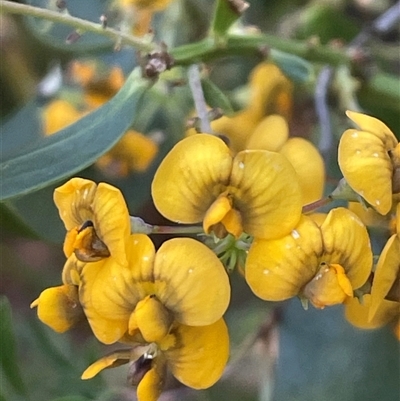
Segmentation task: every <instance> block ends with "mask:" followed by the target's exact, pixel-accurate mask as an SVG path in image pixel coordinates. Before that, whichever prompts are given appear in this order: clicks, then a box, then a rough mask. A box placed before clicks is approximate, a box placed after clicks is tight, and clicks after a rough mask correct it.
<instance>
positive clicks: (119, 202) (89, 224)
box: [54, 178, 131, 265]
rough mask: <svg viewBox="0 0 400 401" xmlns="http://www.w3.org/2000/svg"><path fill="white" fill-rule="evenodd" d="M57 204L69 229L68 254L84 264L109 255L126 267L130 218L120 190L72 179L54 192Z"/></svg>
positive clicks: (65, 244) (107, 185)
mask: <svg viewBox="0 0 400 401" xmlns="http://www.w3.org/2000/svg"><path fill="white" fill-rule="evenodd" d="M54 202H55V204H56V206H57V208H58V211H59V214H60V217H61V220H62V221H63V223H64V225H65V228H66V229H67V231H68V232H67V235H66V238H65V241H64V253H65V255H66V256H67V258H69V257H70V256H71V255H72V254H73V253H75V255H76V257H77V258H78V259H79V260H81V261H83V262H93V261H97V260H100V259H103V258H107V257H108V256H110V255H111V256H113V258H114V259H115V260H116V261H117V262H118V263H120V264H121V265H126V263H127V261H126V250H125V243H126V242H127V240H128V238H129V234H130V229H131V228H130V217H129V212H128V208H127V206H126V203H125V200H124V198H123V196H122V194H121V192H120V191H119V189H117V188H115V187H113V186H111V185H109V184H106V183H100V184H98V185H96V184H95V183H94V182H93V181H90V180H86V179H83V178H72V179H70V180H69V181H68V182H66V183H65V184H64V185H62V186H60V187H58V188H56V189H55V191H54Z"/></svg>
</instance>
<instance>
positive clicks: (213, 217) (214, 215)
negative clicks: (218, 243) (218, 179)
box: [203, 194, 232, 234]
mask: <svg viewBox="0 0 400 401" xmlns="http://www.w3.org/2000/svg"><path fill="white" fill-rule="evenodd" d="M230 210H232V201H231V200H230V199H229V198H228V197H227V196H226V195H224V194H221V195H220V196H219V197H218V198H217V199H216V200H215V201H214V202H213V204H212V205H211V206H210V207H209V208H208V210H207V212H206V215H205V216H204V220H203V227H204V231H205V233H207V234H209V233H210V229H211V227H212V226H214V225H215V224H218V223H220V222H221V221H222V219H223V218H224V217H225V216H226V214H227V213H228V212H229V211H230Z"/></svg>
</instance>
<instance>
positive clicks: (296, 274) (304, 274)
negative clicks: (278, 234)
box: [245, 216, 322, 301]
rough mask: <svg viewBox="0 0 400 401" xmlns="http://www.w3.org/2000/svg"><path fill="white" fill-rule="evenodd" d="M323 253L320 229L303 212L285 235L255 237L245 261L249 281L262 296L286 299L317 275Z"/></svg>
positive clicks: (271, 298) (266, 298) (253, 289)
mask: <svg viewBox="0 0 400 401" xmlns="http://www.w3.org/2000/svg"><path fill="white" fill-rule="evenodd" d="M321 253H322V238H321V232H320V229H319V228H318V227H317V225H316V224H315V223H314V222H313V221H312V220H311V219H310V218H309V217H307V216H303V217H302V219H301V220H300V223H299V224H298V226H297V227H296V229H295V230H293V231H292V233H291V234H289V235H287V236H285V237H283V238H280V239H277V240H269V241H268V240H263V239H258V238H256V239H255V240H254V242H253V244H252V245H251V248H250V250H249V253H248V256H247V261H246V268H245V274H246V281H247V283H248V284H249V286H250V288H251V289H252V291H253V292H254V293H255V294H256V295H257V296H258V297H259V298H261V299H264V300H268V301H283V300H284V299H288V298H291V297H293V296H295V295H297V294H298V293H299V291H300V289H301V288H302V287H303V286H304V285H305V284H306V283H307V282H309V281H310V280H311V279H312V277H314V275H315V273H316V272H317V270H318V268H319V256H320V255H321Z"/></svg>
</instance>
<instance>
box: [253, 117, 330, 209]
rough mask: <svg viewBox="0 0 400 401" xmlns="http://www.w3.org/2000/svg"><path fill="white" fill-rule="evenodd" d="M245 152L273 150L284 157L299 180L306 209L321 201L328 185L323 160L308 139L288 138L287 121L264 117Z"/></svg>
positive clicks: (282, 118) (281, 118) (280, 118)
mask: <svg viewBox="0 0 400 401" xmlns="http://www.w3.org/2000/svg"><path fill="white" fill-rule="evenodd" d="M246 149H264V150H270V151H273V152H279V153H280V154H281V155H283V156H285V157H286V159H287V160H289V162H290V164H291V165H292V166H293V167H294V169H295V171H296V174H297V176H298V180H299V184H300V187H301V192H302V195H303V205H305V204H308V203H312V202H314V201H316V200H318V199H320V198H321V197H322V194H323V192H324V184H325V166H324V161H323V159H322V156H321V155H320V153H319V152H318V150H317V148H316V147H315V146H314V145H313V144H312V143H311V142H310V141H308V140H307V139H304V138H297V137H293V138H289V126H288V123H287V122H286V120H285V118H284V117H282V116H280V115H278V114H272V115H269V116H268V117H265V118H264V119H263V120H262V121H261V122H260V123H259V124H258V125H257V127H256V129H255V130H254V132H253V133H252V134H251V135H250V137H249V138H248V141H247V144H246Z"/></svg>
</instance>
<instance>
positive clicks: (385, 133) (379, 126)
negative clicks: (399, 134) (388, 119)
mask: <svg viewBox="0 0 400 401" xmlns="http://www.w3.org/2000/svg"><path fill="white" fill-rule="evenodd" d="M346 115H347V117H349V118H350V119H351V120H353V121H354V122H355V123H356V124H357V125H358V126H359V127H360V128H361V130H362V131H367V132H371V133H372V134H374V135H375V136H376V137H378V138H379V139H380V140H381V141H382V142H383V143H384V144H385V148H386V149H387V150H389V149H393V148H394V147H395V146H396V145H397V143H398V141H397V138H396V137H395V136H394V134H393V132H392V131H391V130H390V128H389V127H388V126H387V125H386V124H384V123H383V122H382V121H381V120H378V119H377V118H375V117H372V116H368V115H366V114H362V113H357V112H355V111H350V110H348V111H346Z"/></svg>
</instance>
